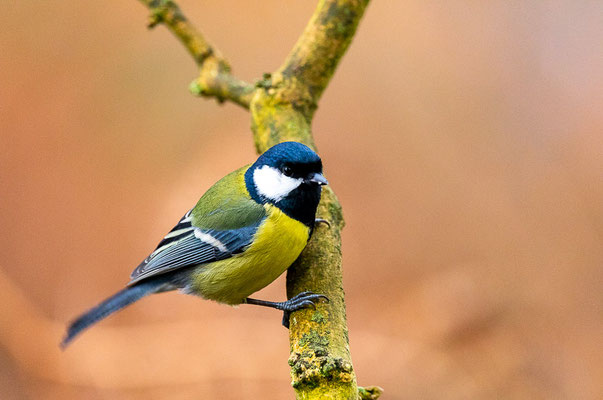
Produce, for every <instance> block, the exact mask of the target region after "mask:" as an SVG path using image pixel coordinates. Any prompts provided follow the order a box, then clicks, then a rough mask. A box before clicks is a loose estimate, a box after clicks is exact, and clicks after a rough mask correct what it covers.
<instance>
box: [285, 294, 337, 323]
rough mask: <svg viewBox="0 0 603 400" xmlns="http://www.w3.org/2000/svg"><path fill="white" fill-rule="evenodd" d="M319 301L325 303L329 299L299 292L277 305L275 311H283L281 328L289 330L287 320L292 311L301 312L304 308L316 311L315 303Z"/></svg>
mask: <svg viewBox="0 0 603 400" xmlns="http://www.w3.org/2000/svg"><path fill="white" fill-rule="evenodd" d="M320 300H324V301H326V302H327V303H328V302H329V298H328V297H327V296H325V295H324V294H316V293H313V292H310V291H308V292H301V293H300V294H298V295H297V296H294V297H292V298H290V299H289V300H287V301H283V302H281V303H277V304H278V306H277V307H276V309H277V310H282V311H283V322H282V323H283V326H284V327H285V328H287V329H289V318H290V317H291V313H292V312H293V311H297V310H302V309H304V308H313V309H315V310H316V303H318V302H319V301H320Z"/></svg>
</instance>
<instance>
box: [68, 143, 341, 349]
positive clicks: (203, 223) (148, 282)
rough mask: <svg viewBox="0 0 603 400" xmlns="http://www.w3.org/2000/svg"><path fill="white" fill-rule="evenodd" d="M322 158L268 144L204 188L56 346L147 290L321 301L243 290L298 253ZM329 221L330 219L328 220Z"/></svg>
mask: <svg viewBox="0 0 603 400" xmlns="http://www.w3.org/2000/svg"><path fill="white" fill-rule="evenodd" d="M322 170H323V168H322V161H321V159H320V157H319V156H318V154H316V152H314V151H313V150H312V149H310V148H309V147H308V146H306V145H304V144H302V143H298V142H282V143H279V144H276V145H274V146H272V147H271V148H269V149H268V150H266V151H265V152H264V153H263V154H262V155H260V156H259V157H258V158H257V160H256V161H255V162H254V163H253V164H250V165H249V164H248V165H246V166H244V167H241V168H239V169H237V170H235V171H234V172H231V173H230V174H228V175H226V176H225V177H223V178H222V179H220V180H219V181H218V182H216V183H215V184H214V185H213V186H211V187H210V188H209V189H208V190H207V191H206V192H205V194H204V195H203V196H201V198H200V199H199V201H198V202H197V204H196V205H195V206H194V207H193V208H192V209H191V210H189V211H188V212H187V213H186V214H184V216H183V217H182V218H181V219H180V220H179V221H178V223H177V224H176V226H174V228H173V229H172V230H171V231H169V233H168V234H167V235H165V237H163V239H162V240H161V241H160V242H159V244H158V245H157V247H156V249H155V250H154V251H153V252H152V253H151V254H150V255H149V256H148V257H146V258H145V259H144V260H143V261H142V262H141V263H140V265H138V266H137V267H136V268H135V269H134V271H133V272H132V274H131V275H130V281H129V283H128V284H127V285H126V287H125V288H124V289H122V290H121V291H119V292H117V293H116V294H114V295H113V296H111V297H109V298H107V299H106V300H104V301H102V302H101V303H99V304H98V305H96V306H95V307H93V308H91V309H90V310H88V311H87V312H85V313H83V314H82V315H81V316H79V317H78V318H76V319H75V320H73V321H72V322H71V323H70V324H69V326H68V328H67V333H66V335H65V337H64V338H63V340H62V342H61V347H62V348H65V347H66V346H67V345H68V344H69V343H70V342H71V341H72V340H73V339H74V338H75V337H76V336H77V335H79V334H80V333H81V332H82V331H83V330H85V329H87V328H89V327H90V326H92V325H93V324H95V323H97V322H99V321H101V320H102V319H104V318H106V317H108V316H109V315H111V314H113V313H115V312H116V311H119V310H121V309H123V308H124V307H126V306H128V305H130V304H132V303H134V302H136V301H138V300H140V299H142V298H143V297H145V296H148V295H150V294H154V293H161V292H166V291H173V290H179V291H180V292H182V293H185V294H192V295H196V296H200V297H201V298H203V299H207V300H214V301H216V302H219V303H224V304H228V305H233V306H234V305H239V304H252V305H259V306H264V307H271V308H275V309H277V310H281V311H283V319H282V324H283V325H284V326H285V327H287V328H288V327H289V317H290V314H291V313H292V312H293V311H297V310H299V309H302V308H309V307H313V308H315V307H316V303H319V302H323V301H324V302H328V301H329V299H328V297H327V296H325V295H323V294H317V293H314V292H311V291H304V292H301V293H299V294H298V295H296V296H294V297H292V298H290V299H289V300H287V301H283V302H272V301H265V300H259V299H253V298H250V297H249V296H250V295H251V294H253V293H255V292H257V291H258V290H260V289H262V288H264V287H265V286H267V285H268V284H270V283H271V282H272V281H274V280H275V279H276V278H277V277H278V276H280V275H281V274H282V273H283V272H285V271H286V270H287V269H288V268H289V267H290V266H291V264H292V263H293V262H294V261H295V260H296V259H297V258H298V257H299V255H300V254H301V252H302V250H303V249H304V248H305V247H306V244H307V243H308V240H309V239H310V237H311V235H312V233H313V231H314V228H315V224H316V223H319V222H325V223H326V224H327V225H328V221H326V220H324V219H320V218H316V212H317V207H318V203H319V201H320V197H321V192H322V186H324V185H327V184H328V181H327V179H326V178H325V176H324V175H323V172H322ZM329 226H330V225H329Z"/></svg>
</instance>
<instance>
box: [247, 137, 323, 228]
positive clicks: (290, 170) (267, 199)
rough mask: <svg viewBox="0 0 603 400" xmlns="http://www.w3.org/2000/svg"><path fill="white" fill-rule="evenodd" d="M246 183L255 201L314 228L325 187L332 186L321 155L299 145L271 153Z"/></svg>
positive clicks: (256, 165)
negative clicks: (269, 204) (328, 184)
mask: <svg viewBox="0 0 603 400" xmlns="http://www.w3.org/2000/svg"><path fill="white" fill-rule="evenodd" d="M245 181H246V185H247V190H248V191H249V193H250V194H251V197H252V198H253V199H254V200H256V201H257V202H259V203H271V204H274V205H275V206H277V207H279V208H280V209H281V210H282V211H283V212H285V214H287V215H289V216H290V217H292V218H295V219H297V220H298V221H300V222H303V223H305V224H306V225H308V226H313V224H314V218H315V215H316V207H317V206H318V202H319V201H320V192H321V186H322V185H326V184H327V183H328V182H327V180H326V179H325V177H324V175H323V174H322V161H321V160H320V157H319V156H318V154H316V153H315V152H314V151H313V150H312V149H310V148H309V147H308V146H306V145H303V144H301V143H297V142H284V143H279V144H277V145H275V146H273V147H271V148H270V149H268V150H267V151H266V152H265V153H264V154H262V155H261V156H260V157H259V158H258V159H257V161H256V162H255V163H254V164H253V165H252V166H251V167H249V169H248V170H247V172H246V174H245Z"/></svg>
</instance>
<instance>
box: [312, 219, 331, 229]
mask: <svg viewBox="0 0 603 400" xmlns="http://www.w3.org/2000/svg"><path fill="white" fill-rule="evenodd" d="M321 222H322V223H323V224H326V225H327V226H328V227H329V228H330V227H331V223H330V222H329V221H327V220H326V219H324V218H316V219H315V220H314V225H316V224H320V223H321Z"/></svg>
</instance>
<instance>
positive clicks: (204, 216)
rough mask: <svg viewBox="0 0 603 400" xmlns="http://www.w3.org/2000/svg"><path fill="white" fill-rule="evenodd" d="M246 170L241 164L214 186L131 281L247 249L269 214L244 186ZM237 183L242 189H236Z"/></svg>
mask: <svg viewBox="0 0 603 400" xmlns="http://www.w3.org/2000/svg"><path fill="white" fill-rule="evenodd" d="M245 170H246V168H241V169H240V170H237V171H235V172H233V173H232V174H230V175H227V176H226V177H224V178H223V179H222V180H220V181H218V183H216V184H215V185H214V186H212V188H210V190H208V191H207V192H206V194H205V195H203V197H201V199H200V200H199V202H198V203H197V205H196V206H195V208H193V209H192V210H190V211H189V212H187V213H186V214H185V215H184V217H182V219H180V221H179V222H178V224H176V226H175V227H174V228H173V229H172V230H171V231H170V232H169V233H168V234H167V235H166V236H165V237H164V238H163V240H162V241H161V242H159V244H158V245H157V248H156V249H155V251H153V253H151V254H150V255H149V256H148V257H147V258H146V259H145V260H144V261H143V262H142V263H140V265H139V266H138V267H136V269H135V270H134V271H133V272H132V275H131V276H130V278H131V280H130V282H129V285H132V284H134V283H137V282H139V281H141V280H143V279H146V278H148V277H151V276H155V275H159V274H164V273H166V272H170V271H174V270H177V269H181V268H185V267H189V266H194V265H198V264H204V263H209V262H213V261H218V260H223V259H225V258H228V257H232V256H233V255H234V254H237V253H241V252H243V251H244V250H245V249H246V248H247V246H249V245H250V244H251V242H252V240H253V237H254V235H255V232H256V231H257V229H258V227H259V226H260V224H261V223H262V221H263V220H264V218H265V217H266V214H265V210H264V207H263V206H262V205H261V204H258V203H256V202H255V201H254V200H253V199H251V198H250V197H249V195H248V194H247V190H243V191H241V190H240V189H244V186H243V187H241V182H242V184H243V185H244V180H243V179H244V177H243V175H244V172H245ZM233 186H234V187H235V189H239V190H237V191H236V193H235V191H234V190H233ZM223 188H226V189H227V190H221V189H223Z"/></svg>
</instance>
